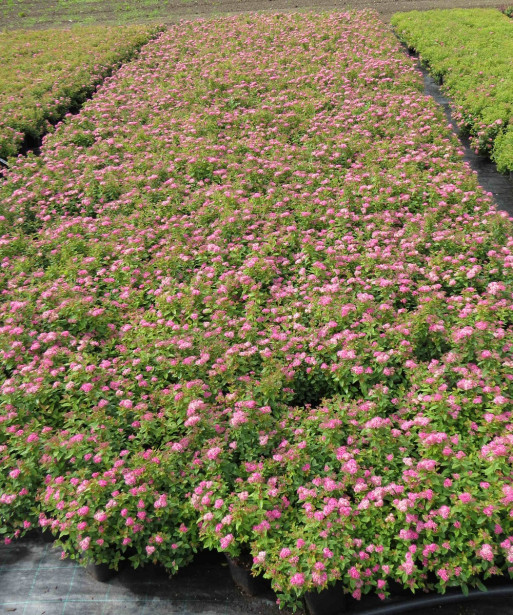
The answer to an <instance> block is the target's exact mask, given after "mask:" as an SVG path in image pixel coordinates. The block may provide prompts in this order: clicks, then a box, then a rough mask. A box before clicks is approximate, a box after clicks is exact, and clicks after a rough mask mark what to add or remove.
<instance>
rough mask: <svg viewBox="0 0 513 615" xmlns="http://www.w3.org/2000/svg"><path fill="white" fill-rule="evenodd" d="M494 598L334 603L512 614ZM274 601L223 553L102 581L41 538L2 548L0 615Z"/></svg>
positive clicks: (245, 614) (145, 612)
mask: <svg viewBox="0 0 513 615" xmlns="http://www.w3.org/2000/svg"><path fill="white" fill-rule="evenodd" d="M511 593H513V589H512V590H511ZM498 594H500V591H499V588H493V589H492V590H491V591H490V592H489V593H488V594H481V593H478V594H476V595H474V594H470V597H469V601H468V602H467V603H465V604H464V605H463V604H462V602H461V601H462V596H461V594H459V595H457V600H458V604H451V603H450V600H454V599H456V596H455V598H449V599H448V600H447V599H446V600H445V601H446V604H444V605H442V606H438V607H433V603H432V602H428V601H429V600H430V599H432V598H435V599H440V598H441V597H440V596H431V597H429V596H427V597H425V596H423V595H420V596H419V597H418V598H414V599H413V600H412V599H409V600H406V601H405V602H404V603H401V604H400V603H399V602H393V601H390V602H387V603H381V602H380V601H379V600H378V599H377V598H376V599H375V600H373V598H372V597H370V596H368V597H365V598H364V599H363V600H362V601H361V602H357V601H354V600H352V599H349V600H347V602H346V603H345V606H346V608H347V610H346V611H344V610H343V609H344V601H343V600H342V601H341V602H339V603H338V604H339V607H340V610H339V613H340V615H342V614H343V613H344V612H345V613H347V614H348V615H353V614H354V615H395V614H397V615H399V614H400V613H404V612H415V613H416V615H513V598H512V597H511V595H506V594H501V595H498ZM477 598H480V599H479V600H478V599H477ZM274 600H275V597H274V595H273V594H272V593H267V594H265V595H261V596H258V597H250V596H246V595H244V594H243V593H241V592H240V591H239V590H238V589H237V587H236V586H235V584H234V583H233V581H232V579H231V576H230V571H229V568H228V565H227V564H226V561H225V558H224V556H223V555H222V554H220V553H210V552H203V553H200V554H198V555H197V557H196V559H195V560H194V562H193V563H192V564H191V565H190V566H188V567H187V568H184V569H183V570H181V571H180V572H179V573H178V574H177V575H175V576H174V577H173V578H171V579H170V578H169V576H168V575H167V573H166V572H165V570H163V569H162V568H158V567H156V566H148V567H145V568H142V569H138V570H133V569H132V568H130V567H129V566H127V567H126V568H125V569H123V570H121V571H120V573H119V574H118V575H116V576H115V577H113V578H112V579H110V580H109V581H108V582H106V583H105V582H103V583H102V582H99V581H97V580H95V579H94V578H93V577H92V576H90V575H89V574H88V573H87V572H86V570H85V569H84V568H82V567H81V566H79V565H78V564H77V563H76V562H74V561H71V560H69V559H66V560H61V559H60V551H59V550H58V549H55V548H53V546H52V544H51V543H49V542H47V541H45V540H44V539H43V538H42V537H40V536H31V537H29V538H24V539H22V540H20V541H17V542H13V543H11V544H10V545H0V615H7V614H11V615H12V614H13V613H14V615H120V614H121V613H122V614H123V615H279V614H280V615H290V613H289V612H288V611H280V610H279V609H278V607H277V606H276V604H275V602H274ZM335 606H336V603H335ZM298 615H299V614H298ZM319 615H327V613H326V612H325V611H319Z"/></svg>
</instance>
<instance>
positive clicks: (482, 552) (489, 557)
mask: <svg viewBox="0 0 513 615" xmlns="http://www.w3.org/2000/svg"><path fill="white" fill-rule="evenodd" d="M477 553H478V555H479V557H482V558H483V559H484V560H486V561H487V562H493V559H494V554H493V548H492V545H489V544H488V543H484V544H483V546H482V547H481V548H480V549H479V551H478V552H477Z"/></svg>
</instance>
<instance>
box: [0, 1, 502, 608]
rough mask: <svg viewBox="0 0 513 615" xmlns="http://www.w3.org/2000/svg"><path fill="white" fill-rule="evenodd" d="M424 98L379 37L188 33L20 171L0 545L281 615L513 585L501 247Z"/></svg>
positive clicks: (170, 40)
mask: <svg viewBox="0 0 513 615" xmlns="http://www.w3.org/2000/svg"><path fill="white" fill-rule="evenodd" d="M221 40H222V41H224V43H223V45H222V46H221V45H219V41H221ZM421 90H422V84H421V79H420V76H419V75H418V73H417V72H416V71H415V68H414V63H413V62H412V61H411V60H410V59H409V58H407V57H406V55H405V54H404V53H403V52H402V51H401V49H400V48H399V46H398V44H397V42H396V40H395V38H394V37H393V36H392V34H391V33H387V32H386V30H385V29H384V27H383V25H382V24H381V23H380V22H379V21H378V19H377V18H376V15H375V14H374V13H372V12H368V11H366V12H361V13H335V14H330V15H312V16H308V17H305V16H303V15H268V16H265V17H261V16H260V17H254V16H253V17H247V16H245V17H238V18H224V19H219V20H215V21H208V22H203V21H196V22H192V23H182V24H180V25H177V26H174V27H173V28H171V29H170V30H169V31H168V32H167V33H164V34H163V35H162V36H161V38H160V39H159V40H158V41H154V42H152V43H150V44H149V45H147V46H146V47H145V48H144V49H143V50H142V52H141V54H140V55H139V57H138V58H137V60H136V61H134V62H133V63H131V64H127V65H125V66H123V67H122V68H121V69H120V70H119V71H118V72H117V73H116V75H115V76H114V77H112V78H109V79H107V80H106V81H105V83H104V84H103V86H102V87H101V89H100V90H99V91H98V93H97V94H96V95H95V96H94V98H93V99H92V100H91V101H89V102H88V103H87V104H86V105H85V106H84V108H83V109H82V111H81V113H80V114H79V115H77V116H73V117H69V118H67V120H66V122H64V123H63V124H62V125H60V126H59V127H58V128H57V130H56V131H55V132H54V133H53V134H51V135H49V136H48V137H47V138H46V141H45V144H44V147H43V150H42V155H41V156H40V157H38V158H36V157H34V156H28V157H27V159H21V158H19V159H18V160H17V162H16V164H15V165H14V166H13V168H12V169H11V170H10V171H9V173H8V174H7V177H6V180H5V181H4V182H3V184H2V185H1V186H0V201H1V207H2V211H1V212H0V213H1V216H2V218H1V222H0V223H1V224H2V227H1V228H2V230H1V242H0V250H1V252H0V262H1V263H2V268H1V269H0V271H1V276H2V277H1V278H0V289H1V302H0V322H1V323H2V327H1V330H0V332H1V336H0V344H1V347H0V365H1V369H2V370H3V374H4V381H3V383H2V386H1V396H2V397H1V403H2V413H1V415H0V417H1V418H0V455H1V456H0V463H1V470H2V472H1V473H0V481H1V487H0V517H1V519H2V524H1V526H0V532H1V533H2V534H3V536H4V538H5V540H11V539H12V538H13V537H16V536H19V535H21V534H22V533H23V532H24V531H25V530H26V528H29V527H31V526H33V525H34V524H39V525H40V526H42V527H44V528H46V529H47V530H49V531H52V532H53V533H54V534H55V536H56V537H57V538H58V539H59V542H60V544H61V545H62V547H63V550H64V552H65V554H68V555H70V556H72V557H80V558H82V559H83V560H84V561H86V562H87V561H91V560H93V561H97V562H104V563H108V564H110V565H111V566H117V564H118V563H119V561H120V560H121V559H122V558H130V560H131V561H132V563H133V564H134V565H142V564H144V563H147V562H160V563H162V564H164V565H165V566H166V567H167V568H168V569H169V570H170V571H174V570H176V569H177V568H178V567H179V566H181V565H183V564H184V563H186V562H187V561H189V560H190V559H191V557H192V556H193V554H194V552H195V550H197V549H199V548H201V547H205V546H206V547H210V548H214V549H218V550H221V551H226V552H228V553H231V554H232V555H233V556H235V557H240V558H248V557H249V558H251V559H252V561H253V566H254V570H255V571H256V572H257V571H260V572H262V573H264V574H265V575H266V576H268V577H269V578H270V579H271V580H272V583H273V585H274V588H275V589H276V591H277V592H278V594H279V598H280V601H281V603H282V604H291V605H297V604H298V601H299V600H300V598H301V596H302V594H303V593H304V592H305V591H315V590H317V589H319V590H320V589H322V588H324V587H326V586H328V585H329V584H331V583H333V582H334V581H335V580H336V579H339V578H340V579H342V580H343V581H344V585H345V587H346V590H347V591H348V592H350V593H351V594H353V595H354V596H355V597H357V598H358V597H360V596H361V595H362V594H364V593H367V592H369V591H374V592H378V593H379V594H380V595H381V596H382V597H383V596H386V595H387V593H388V592H389V589H390V586H391V584H393V583H394V582H399V583H400V584H402V585H404V586H406V587H411V588H423V589H436V590H437V591H444V590H445V588H446V587H448V586H454V585H456V586H462V587H466V586H467V585H469V586H473V585H475V584H477V583H480V582H481V579H482V578H483V577H485V578H486V577H487V576H489V575H509V574H511V571H512V566H513V552H512V550H511V549H512V545H513V527H512V517H511V514H510V512H511V502H512V498H513V485H512V471H511V468H512V465H511V461H512V455H513V454H512V445H513V434H512V420H511V410H512V406H511V404H512V402H511V399H512V397H513V383H512V380H513V362H512V360H511V349H512V347H513V327H512V324H513V321H512V314H513V312H512V306H513V298H512V277H513V238H512V237H511V230H512V227H511V222H510V221H509V219H508V218H507V217H506V216H505V214H499V213H497V212H495V211H494V210H493V209H492V208H491V205H490V201H489V199H488V197H487V196H486V195H485V194H483V192H482V191H481V189H480V188H479V187H478V186H477V183H476V178H475V176H474V174H473V173H472V172H471V171H470V169H469V168H468V167H467V166H466V165H465V164H464V163H463V162H462V159H461V155H460V153H459V152H458V150H457V146H456V143H455V141H454V140H453V139H454V138H453V137H452V136H451V135H450V133H449V131H448V129H447V128H446V126H445V122H444V119H443V114H442V112H441V111H440V110H439V109H437V108H436V107H435V105H434V103H433V102H432V101H431V100H430V99H429V98H427V97H425V96H423V95H422V93H421ZM250 561H251V560H250Z"/></svg>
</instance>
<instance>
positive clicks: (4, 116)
mask: <svg viewBox="0 0 513 615" xmlns="http://www.w3.org/2000/svg"><path fill="white" fill-rule="evenodd" d="M153 32H154V30H153V31H152V30H151V29H150V28H148V27H146V26H130V27H126V28H98V27H96V28H91V27H87V28H80V29H77V30H42V31H39V32H38V31H26V30H15V31H11V32H3V33H0V157H2V158H7V157H8V156H14V155H16V154H17V153H18V151H19V149H20V147H21V145H22V143H23V141H24V139H25V138H26V137H27V136H28V137H31V138H39V137H41V135H43V134H45V133H46V132H48V131H49V130H51V128H52V125H53V124H55V123H56V122H57V121H58V120H60V119H62V118H63V117H64V115H65V114H66V113H67V112H68V111H69V110H70V109H76V108H78V107H79V105H81V104H82V103H83V102H84V100H86V98H87V97H88V96H89V95H90V94H91V93H92V92H93V91H94V89H95V88H96V87H97V86H98V84H99V83H101V82H102V80H103V79H104V78H105V77H106V76H107V75H109V74H110V73H111V72H112V70H113V69H114V68H115V67H117V66H118V65H119V64H120V63H121V62H125V61H127V60H129V59H130V58H131V57H133V55H134V54H135V53H136V51H137V50H138V49H139V48H140V47H141V46H142V45H144V43H146V42H148V40H149V39H150V37H151V36H152V35H153Z"/></svg>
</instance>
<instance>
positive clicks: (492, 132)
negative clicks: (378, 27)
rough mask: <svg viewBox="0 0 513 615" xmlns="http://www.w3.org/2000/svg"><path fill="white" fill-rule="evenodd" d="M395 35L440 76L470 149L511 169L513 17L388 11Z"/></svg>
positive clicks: (492, 12)
mask: <svg viewBox="0 0 513 615" xmlns="http://www.w3.org/2000/svg"><path fill="white" fill-rule="evenodd" d="M392 24H393V25H394V26H395V28H396V30H397V33H398V36H399V37H400V38H401V39H402V40H403V41H404V42H405V43H406V44H407V45H408V46H409V47H410V48H413V49H415V50H416V51H417V52H418V53H419V54H420V57H421V60H422V62H424V63H425V64H427V66H428V67H429V70H430V72H432V73H433V74H434V75H435V76H436V77H437V78H439V79H443V84H444V86H443V88H444V90H445V91H446V92H447V93H448V95H449V96H451V98H452V100H453V101H454V107H455V114H454V117H455V119H456V121H457V122H458V123H459V124H460V125H461V126H462V128H463V129H464V130H465V131H466V132H467V133H468V134H469V136H470V141H471V144H472V146H473V147H474V148H475V150H476V152H479V153H483V154H487V155H489V156H491V158H492V160H494V161H495V162H496V163H497V168H498V169H499V171H501V172H510V171H513V66H512V64H511V57H512V55H513V20H512V19H510V18H508V17H507V16H506V15H504V14H502V13H501V12H500V11H497V10H492V9H474V10H461V9H459V10H458V9H455V10H447V11H425V12H418V11H413V12H411V13H403V14H397V15H394V17H393V18H392Z"/></svg>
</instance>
